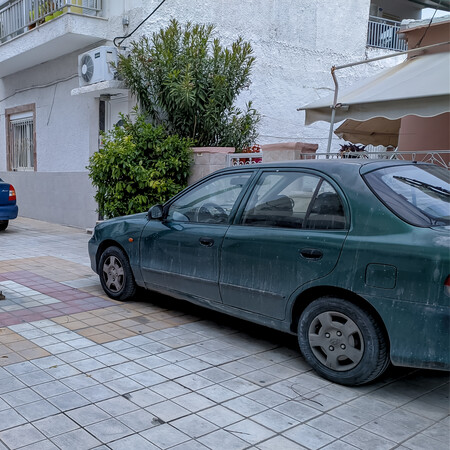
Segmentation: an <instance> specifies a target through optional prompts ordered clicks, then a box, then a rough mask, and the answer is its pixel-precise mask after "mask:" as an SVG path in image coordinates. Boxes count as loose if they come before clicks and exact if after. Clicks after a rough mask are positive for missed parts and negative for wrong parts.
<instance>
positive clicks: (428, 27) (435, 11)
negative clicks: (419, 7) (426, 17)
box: [414, 0, 442, 48]
mask: <svg viewBox="0 0 450 450" xmlns="http://www.w3.org/2000/svg"><path fill="white" fill-rule="evenodd" d="M441 2H442V0H439V5H438V7H439V6H440V5H441ZM437 10H438V8H436V9H435V10H434V13H433V15H432V16H431V19H430V21H429V22H428V26H427V28H426V29H425V31H424V32H423V35H422V37H421V38H420V39H419V41H418V42H417V44H416V45H415V47H414V48H418V47H419V46H420V44H421V43H422V41H423V38H424V37H425V36H426V34H427V32H428V30H429V29H430V27H431V23H432V22H433V19H434V16H435V15H436V13H437Z"/></svg>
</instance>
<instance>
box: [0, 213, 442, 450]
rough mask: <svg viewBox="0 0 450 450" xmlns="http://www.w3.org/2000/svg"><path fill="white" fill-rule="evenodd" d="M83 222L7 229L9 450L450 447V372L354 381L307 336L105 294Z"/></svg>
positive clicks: (154, 298)
mask: <svg viewBox="0 0 450 450" xmlns="http://www.w3.org/2000/svg"><path fill="white" fill-rule="evenodd" d="M89 237H90V236H89V235H88V234H86V233H85V231H84V230H79V229H76V228H71V227H65V226H60V225H54V224H48V223H45V222H41V221H36V220H32V219H26V218H18V219H16V220H14V221H12V222H11V223H10V226H9V228H8V229H7V230H6V231H5V232H3V233H1V234H0V290H1V291H3V293H4V294H5V296H6V299H5V300H0V450H3V449H9V450H12V449H19V448H20V449H30V450H31V449H36V450H37V449H39V450H47V449H48V450H52V449H66V448H67V449H70V450H78V449H94V448H95V449H97V450H101V449H149V450H152V449H183V450H190V449H193V450H194V449H199V450H200V449H224V448H227V449H228V448H229V449H247V448H256V449H261V450H262V449H283V450H284V449H286V450H287V449H316V448H317V449H318V448H325V449H328V450H339V449H360V450H365V449H367V450H372V449H375V448H376V449H393V448H399V449H400V448H401V449H410V450H413V449H426V448H430V449H433V450H448V448H449V444H450V436H449V425H450V420H449V399H448V394H449V376H448V374H447V373H444V372H438V371H427V370H415V369H406V368H391V369H389V370H388V371H387V372H386V373H385V374H384V375H383V377H381V378H380V379H379V380H377V381H376V382H375V383H372V384H369V385H367V386H362V387H357V388H349V387H343V386H339V385H335V384H333V383H330V382H328V381H326V380H323V379H321V378H319V377H318V376H317V375H315V373H314V372H313V371H312V370H311V368H310V367H309V366H308V365H307V364H306V363H305V361H304V360H303V358H302V357H301V355H300V353H299V351H298V348H297V343H296V339H295V337H292V336H287V335H284V334H282V333H278V332H275V331H272V330H268V329H266V328H263V327H260V326H257V325H253V324H249V323H246V322H243V321H241V320H237V319H234V318H231V317H229V316H225V315H222V314H218V313H214V312H211V311H208V310H206V309H203V308H200V307H197V306H193V305H190V304H188V303H186V302H181V301H178V300H175V299H172V298H169V297H164V296H161V295H157V294H154V293H146V294H145V295H141V297H137V298H136V300H134V301H131V302H126V303H121V302H116V301H113V300H111V299H109V298H108V297H106V296H105V295H104V293H103V291H102V289H101V286H100V283H99V281H98V277H97V276H96V275H95V274H94V273H93V272H92V270H91V268H90V263H89V258H88V255H87V242H88V240H89Z"/></svg>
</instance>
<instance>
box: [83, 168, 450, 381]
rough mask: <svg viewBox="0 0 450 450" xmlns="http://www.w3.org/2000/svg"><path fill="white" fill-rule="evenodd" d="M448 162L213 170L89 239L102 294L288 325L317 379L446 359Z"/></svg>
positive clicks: (373, 374) (357, 376)
mask: <svg viewBox="0 0 450 450" xmlns="http://www.w3.org/2000/svg"><path fill="white" fill-rule="evenodd" d="M449 198H450V186H449V172H448V171H447V170H446V169H444V168H442V167H438V166H436V165H431V164H425V163H413V162H405V161H402V162H400V161H390V160H363V159H348V160H320V159H319V160H314V161H296V162H291V163H278V164H255V165H251V166H241V167H233V168H228V169H224V170H220V171H218V172H215V173H213V174H211V175H210V176H208V177H206V178H204V179H203V180H201V181H199V182H198V183H196V184H194V185H193V186H190V187H188V188H187V189H185V190H184V191H182V192H181V193H180V194H178V195H177V196H175V197H174V198H173V199H171V200H170V201H168V202H167V203H166V204H165V205H155V206H153V207H152V208H151V209H150V210H149V211H148V213H141V214H135V215H132V216H127V217H119V218H115V219H111V220H107V221H105V222H103V223H101V224H99V225H97V226H96V227H95V231H94V234H93V237H92V239H91V240H90V242H89V254H90V258H91V264H92V268H93V270H94V271H95V272H96V273H98V274H99V277H100V282H101V284H102V286H103V289H104V290H105V292H106V293H107V295H108V296H109V297H111V298H113V299H116V300H128V299H130V298H132V297H133V295H134V294H135V291H136V288H137V286H140V287H144V288H146V289H148V290H151V291H157V292H161V293H164V294H168V295H171V296H173V297H176V298H180V299H184V300H187V301H189V302H192V303H196V304H198V305H202V306H205V307H207V308H211V309H214V310H217V311H221V312H224V313H227V314H230V315H233V316H236V317H239V318H241V319H246V320H249V321H252V322H256V323H259V324H262V325H265V326H268V327H271V328H275V329H277V330H281V331H284V332H287V333H293V334H296V335H297V336H298V341H299V346H300V350H301V352H302V354H303V356H304V358H305V359H306V360H307V361H308V363H309V364H310V365H311V366H312V367H313V368H314V369H315V370H316V371H317V372H318V373H319V374H320V375H321V376H323V377H325V378H327V379H329V380H331V381H333V382H336V383H340V384H344V385H359V384H363V383H367V382H369V381H371V380H374V379H375V378H377V377H378V376H380V375H381V374H382V373H383V372H384V370H385V369H386V367H387V366H388V365H389V363H392V364H394V365H396V366H409V367H418V368H434V369H442V370H448V369H449V366H450V364H449V354H450V352H449V342H450V337H449V300H450V275H449V274H450V234H449V226H450V206H449Z"/></svg>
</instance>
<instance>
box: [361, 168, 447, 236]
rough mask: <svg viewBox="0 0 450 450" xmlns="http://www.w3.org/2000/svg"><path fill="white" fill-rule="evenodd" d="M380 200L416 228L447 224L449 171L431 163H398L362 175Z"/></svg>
mask: <svg viewBox="0 0 450 450" xmlns="http://www.w3.org/2000/svg"><path fill="white" fill-rule="evenodd" d="M364 178H365V180H366V182H367V183H368V185H369V186H370V188H371V189H372V190H373V191H374V193H375V194H376V195H377V196H378V197H379V198H380V200H381V201H382V202H383V203H384V204H385V205H386V206H387V207H388V208H389V209H391V210H392V211H393V212H394V213H395V214H396V215H397V216H399V217H400V218H401V219H403V220H404V221H406V222H408V223H410V224H412V225H415V226H419V227H430V226H446V225H450V185H449V181H450V172H449V171H448V170H447V169H444V168H443V167H439V166H434V165H413V164H408V165H404V166H403V165H401V166H391V167H386V168H383V169H378V170H375V171H373V172H370V173H368V174H366V175H365V176H364Z"/></svg>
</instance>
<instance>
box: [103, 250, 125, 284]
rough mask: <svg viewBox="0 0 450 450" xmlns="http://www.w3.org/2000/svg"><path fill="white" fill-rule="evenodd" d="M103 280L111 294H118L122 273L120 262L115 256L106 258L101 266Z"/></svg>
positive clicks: (121, 282) (122, 279)
mask: <svg viewBox="0 0 450 450" xmlns="http://www.w3.org/2000/svg"><path fill="white" fill-rule="evenodd" d="M103 280H104V282H105V285H106V287H107V288H108V289H109V290H110V291H111V292H119V291H120V290H121V289H122V287H123V283H124V272H123V267H122V264H121V263H120V260H119V259H118V258H116V257H115V256H108V258H106V259H105V262H104V264H103Z"/></svg>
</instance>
